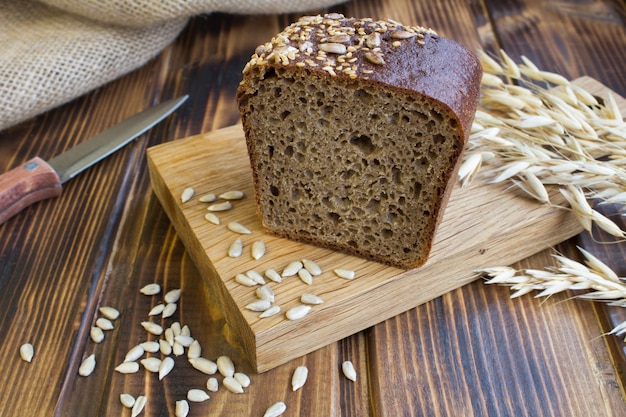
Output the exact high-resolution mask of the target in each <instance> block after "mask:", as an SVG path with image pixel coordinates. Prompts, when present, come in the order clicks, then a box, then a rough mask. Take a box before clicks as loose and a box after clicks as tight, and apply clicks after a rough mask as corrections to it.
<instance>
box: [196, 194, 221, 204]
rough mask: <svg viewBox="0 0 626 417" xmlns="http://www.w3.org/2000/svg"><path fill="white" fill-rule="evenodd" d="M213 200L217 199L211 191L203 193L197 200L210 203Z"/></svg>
mask: <svg viewBox="0 0 626 417" xmlns="http://www.w3.org/2000/svg"><path fill="white" fill-rule="evenodd" d="M215 200H217V197H216V196H215V194H213V193H208V194H204V195H201V196H200V197H199V198H198V201H200V202H201V203H212V202H214V201H215Z"/></svg>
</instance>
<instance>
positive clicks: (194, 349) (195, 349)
mask: <svg viewBox="0 0 626 417" xmlns="http://www.w3.org/2000/svg"><path fill="white" fill-rule="evenodd" d="M200 356H202V347H201V346H200V342H198V341H197V340H194V341H193V342H191V344H190V345H189V348H188V349H187V358H188V359H194V358H199V357H200Z"/></svg>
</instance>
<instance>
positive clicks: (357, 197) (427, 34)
mask: <svg viewBox="0 0 626 417" xmlns="http://www.w3.org/2000/svg"><path fill="white" fill-rule="evenodd" d="M243 74H244V76H243V80H242V82H241V84H240V86H239V89H238V92H237V98H238V101H239V106H240V111H241V115H242V122H243V127H244V132H245V135H246V142H247V146H248V151H249V156H250V162H251V167H252V172H253V180H254V186H255V193H256V201H257V208H258V211H259V214H260V216H261V219H262V222H263V225H264V226H265V227H266V228H267V229H268V231H270V232H272V233H274V234H276V235H279V236H283V237H287V238H290V239H294V240H298V241H303V242H307V243H313V244H317V245H320V246H324V247H328V248H332V249H335V250H340V251H344V252H347V253H349V254H352V255H356V256H362V257H365V258H368V259H371V260H375V261H378V262H382V263H385V264H388V265H392V266H396V267H400V268H405V269H406V268H415V267H418V266H421V265H423V264H424V263H425V262H426V260H427V258H428V255H429V252H430V249H431V246H432V241H433V237H434V233H435V230H436V227H437V224H438V222H439V220H440V218H441V214H442V212H443V209H444V207H445V203H446V201H447V198H448V196H449V193H450V190H451V188H452V184H453V180H454V173H455V172H456V169H457V167H458V163H459V161H460V156H461V153H462V151H463V147H464V145H465V142H466V140H467V135H466V132H468V131H469V127H470V126H471V122H472V120H473V115H474V113H475V111H476V106H477V103H478V95H479V85H480V77H481V69H480V64H479V63H478V60H477V59H476V58H475V56H474V55H473V54H471V53H470V52H469V51H468V50H467V49H466V48H464V47H462V46H461V45H459V44H457V43H455V42H453V41H450V40H447V39H444V38H441V37H439V36H438V35H437V34H436V33H435V32H434V31H433V30H431V29H426V28H423V27H412V26H404V25H401V24H400V23H397V22H394V21H391V20H385V21H373V20H371V19H352V18H345V17H344V16H342V15H338V14H328V15H325V16H305V17H303V18H301V19H300V20H299V21H297V22H295V23H293V24H292V25H290V26H288V27H287V28H286V29H285V30H284V31H283V32H281V33H280V34H278V35H276V36H275V37H274V38H273V39H272V40H271V41H270V42H268V43H266V44H264V45H261V46H259V47H258V48H257V49H256V51H255V53H254V54H253V55H252V57H251V59H250V61H249V62H248V64H247V65H246V67H245V68H244V71H243Z"/></svg>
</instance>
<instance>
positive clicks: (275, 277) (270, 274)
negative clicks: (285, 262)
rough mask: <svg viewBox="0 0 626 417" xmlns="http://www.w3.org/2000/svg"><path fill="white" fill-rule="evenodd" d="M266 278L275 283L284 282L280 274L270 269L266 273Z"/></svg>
mask: <svg viewBox="0 0 626 417" xmlns="http://www.w3.org/2000/svg"><path fill="white" fill-rule="evenodd" d="M265 276H266V277H268V278H269V279H271V280H272V281H274V282H282V280H283V278H282V277H281V276H280V274H279V273H278V272H276V271H275V270H273V269H268V270H267V271H265Z"/></svg>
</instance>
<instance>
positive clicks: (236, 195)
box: [219, 190, 245, 200]
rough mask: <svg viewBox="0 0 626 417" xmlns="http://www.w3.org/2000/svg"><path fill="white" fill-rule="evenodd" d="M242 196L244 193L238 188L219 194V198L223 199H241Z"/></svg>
mask: <svg viewBox="0 0 626 417" xmlns="http://www.w3.org/2000/svg"><path fill="white" fill-rule="evenodd" d="M244 197H245V194H244V193H243V191H239V190H233V191H227V192H225V193H223V194H220V195H219V198H223V199H224V200H241V199H242V198H244Z"/></svg>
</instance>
